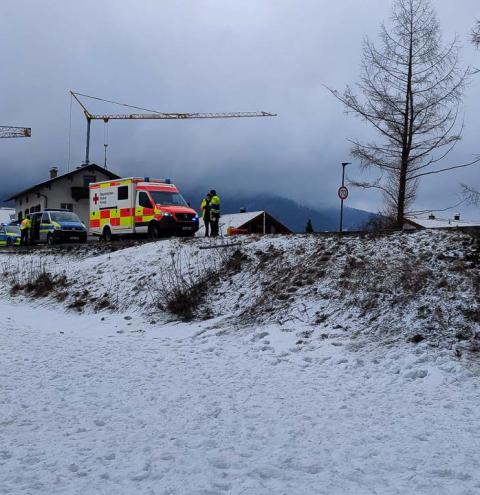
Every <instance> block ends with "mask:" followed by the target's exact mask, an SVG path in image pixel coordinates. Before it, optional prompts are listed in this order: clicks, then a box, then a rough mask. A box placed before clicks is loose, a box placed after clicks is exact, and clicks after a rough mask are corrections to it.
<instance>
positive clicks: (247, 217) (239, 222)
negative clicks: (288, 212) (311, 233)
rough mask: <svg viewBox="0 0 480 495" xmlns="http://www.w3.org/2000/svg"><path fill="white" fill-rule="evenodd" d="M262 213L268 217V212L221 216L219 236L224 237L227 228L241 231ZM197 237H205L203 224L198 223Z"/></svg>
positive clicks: (248, 212)
mask: <svg viewBox="0 0 480 495" xmlns="http://www.w3.org/2000/svg"><path fill="white" fill-rule="evenodd" d="M264 213H266V214H267V215H270V214H269V213H268V212H265V211H247V212H245V213H228V214H226V215H221V216H220V224H219V225H220V229H219V230H220V232H219V233H220V235H223V236H226V235H227V230H228V228H229V227H232V228H234V229H241V228H242V227H243V226H245V225H246V224H247V223H249V222H251V221H252V220H255V219H256V218H258V217H261V216H262V215H263V214H264ZM270 217H272V215H270ZM272 218H274V217H272ZM274 220H275V221H276V222H278V223H281V222H279V221H278V220H277V219H276V218H274ZM285 228H287V227H285ZM197 235H198V236H203V235H205V225H204V224H203V222H200V229H199V231H198V233H197Z"/></svg>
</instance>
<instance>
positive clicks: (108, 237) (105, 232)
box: [102, 227, 113, 242]
mask: <svg viewBox="0 0 480 495" xmlns="http://www.w3.org/2000/svg"><path fill="white" fill-rule="evenodd" d="M102 239H103V240H104V241H105V242H112V240H113V236H112V231H111V230H110V228H109V227H105V228H104V229H103V234H102Z"/></svg>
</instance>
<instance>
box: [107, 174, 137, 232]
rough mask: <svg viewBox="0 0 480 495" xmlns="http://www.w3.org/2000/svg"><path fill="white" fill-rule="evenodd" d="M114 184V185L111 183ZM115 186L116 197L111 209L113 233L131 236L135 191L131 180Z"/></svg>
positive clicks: (115, 183) (117, 182)
mask: <svg viewBox="0 0 480 495" xmlns="http://www.w3.org/2000/svg"><path fill="white" fill-rule="evenodd" d="M111 184H112V183H111ZM113 184H114V188H113V189H114V195H113V198H112V202H113V203H115V204H114V205H112V207H111V208H110V225H111V228H112V233H118V234H130V233H132V232H133V230H132V229H133V214H134V209H133V208H132V206H133V202H134V189H133V187H132V181H131V180H123V181H116V182H114V183H113Z"/></svg>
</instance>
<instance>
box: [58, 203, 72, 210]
mask: <svg viewBox="0 0 480 495" xmlns="http://www.w3.org/2000/svg"><path fill="white" fill-rule="evenodd" d="M60 208H61V209H62V210H68V211H73V204H72V203H60Z"/></svg>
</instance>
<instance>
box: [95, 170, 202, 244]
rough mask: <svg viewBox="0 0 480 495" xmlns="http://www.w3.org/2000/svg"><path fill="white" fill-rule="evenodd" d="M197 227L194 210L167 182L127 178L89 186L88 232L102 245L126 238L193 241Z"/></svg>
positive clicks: (175, 188)
mask: <svg viewBox="0 0 480 495" xmlns="http://www.w3.org/2000/svg"><path fill="white" fill-rule="evenodd" d="M198 223H199V222H198V215H197V213H196V212H195V210H193V209H192V208H190V206H189V205H188V204H187V202H186V201H185V200H184V199H183V197H182V195H181V194H180V192H179V190H178V189H177V187H176V186H175V185H174V184H172V183H171V182H170V181H169V180H168V179H150V178H149V177H129V178H126V179H117V180H110V181H105V182H94V183H92V184H90V224H89V230H90V233H91V234H92V235H98V236H101V237H102V239H104V240H105V241H110V240H111V239H112V237H113V236H116V235H121V236H125V235H129V234H149V235H150V237H152V238H154V239H156V238H159V237H162V236H171V235H180V236H186V237H193V236H194V235H195V232H197V230H198Z"/></svg>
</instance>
